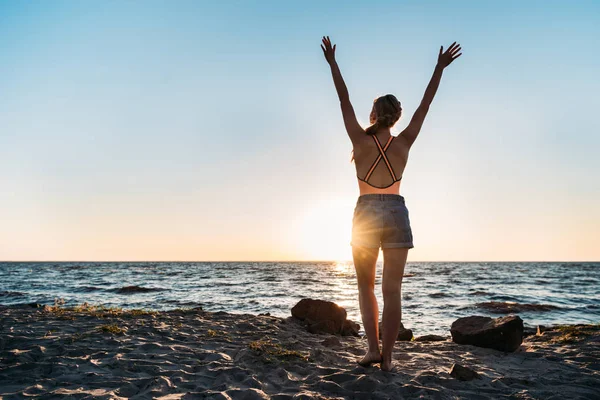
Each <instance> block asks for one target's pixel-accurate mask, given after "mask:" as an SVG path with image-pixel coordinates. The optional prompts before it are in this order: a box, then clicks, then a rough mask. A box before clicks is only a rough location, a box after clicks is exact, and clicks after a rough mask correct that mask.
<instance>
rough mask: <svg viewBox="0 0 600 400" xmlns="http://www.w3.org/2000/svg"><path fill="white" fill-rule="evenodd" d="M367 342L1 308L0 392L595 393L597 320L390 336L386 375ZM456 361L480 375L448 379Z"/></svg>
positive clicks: (287, 327)
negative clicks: (458, 339)
mask: <svg viewBox="0 0 600 400" xmlns="http://www.w3.org/2000/svg"><path fill="white" fill-rule="evenodd" d="M448 337H449V332H448ZM365 350H366V340H365V338H364V337H352V336H337V335H331V334H311V333H308V332H307V331H306V330H305V328H303V327H302V325H301V324H300V323H298V322H296V321H295V320H294V319H293V318H292V317H288V318H281V317H274V316H269V315H252V314H236V313H227V312H223V311H217V312H208V311H203V310H202V309H201V308H195V309H180V310H177V309H176V310H171V311H149V310H123V309H118V308H103V307H101V306H87V307H84V306H79V307H75V308H64V307H61V306H46V307H43V308H32V307H29V306H0V378H1V379H0V382H3V383H1V384H0V395H2V396H5V398H13V397H15V398H16V397H23V396H34V397H36V396H49V395H54V396H66V395H77V396H78V397H81V398H86V397H90V398H91V397H94V398H129V397H132V396H135V397H136V398H157V397H161V396H167V395H168V396H169V398H170V399H177V398H227V396H229V397H230V398H232V399H235V398H252V399H253V398H257V399H261V398H273V399H292V398H294V396H296V397H297V396H298V395H302V396H304V397H303V398H315V399H319V398H372V399H385V398H390V397H391V398H394V397H396V398H399V397H418V396H426V397H427V396H429V397H433V398H440V399H445V398H448V399H450V398H456V397H468V398H471V397H473V398H495V397H498V396H506V395H515V396H519V397H520V398H540V397H541V398H546V397H552V396H556V395H557V394H559V395H560V396H561V397H562V398H588V399H590V398H600V390H599V389H598V388H600V325H599V324H596V325H582V326H573V325H569V326H561V327H545V328H544V331H543V332H542V333H541V334H540V335H530V336H527V337H525V338H524V340H523V343H522V344H521V346H520V348H519V349H518V350H517V351H516V352H514V353H503V352H499V351H497V350H492V349H484V348H479V347H475V346H470V345H459V344H456V343H453V342H452V341H451V340H446V341H441V342H419V341H410V342H396V345H395V349H394V360H395V365H396V367H395V369H394V371H392V372H383V371H381V370H380V369H379V367H378V366H377V365H375V366H371V367H366V368H365V367H361V366H359V365H358V364H356V359H358V358H360V357H361V356H362V355H364V353H365ZM454 364H460V365H463V366H466V367H468V368H471V369H473V370H474V371H476V372H477V374H478V375H479V377H478V379H474V380H471V381H467V382H465V381H459V380H457V379H455V378H454V377H452V376H451V375H450V370H451V368H452V366H453V365H454Z"/></svg>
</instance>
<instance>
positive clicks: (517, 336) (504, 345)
mask: <svg viewBox="0 0 600 400" xmlns="http://www.w3.org/2000/svg"><path fill="white" fill-rule="evenodd" d="M450 333H451V334H452V340H453V341H454V342H455V343H458V344H471V345H473V346H478V347H486V348H491V349H496V350H500V351H506V352H512V351H515V350H517V349H518V348H519V346H520V345H521V343H522V342H523V320H522V319H521V318H519V317H518V316H507V317H501V318H490V317H483V316H478V315H474V316H471V317H464V318H459V319H457V320H456V321H454V322H453V323H452V326H451V327H450Z"/></svg>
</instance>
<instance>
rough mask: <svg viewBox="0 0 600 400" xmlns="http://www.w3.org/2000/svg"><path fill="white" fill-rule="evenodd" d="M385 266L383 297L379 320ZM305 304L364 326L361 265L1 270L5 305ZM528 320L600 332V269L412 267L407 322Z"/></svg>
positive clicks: (29, 266)
mask: <svg viewBox="0 0 600 400" xmlns="http://www.w3.org/2000/svg"><path fill="white" fill-rule="evenodd" d="M382 269H383V266H382V263H381V262H379V263H378V264H377V274H376V282H375V285H376V286H375V292H376V296H377V299H378V302H379V312H380V315H381V312H382V311H383V298H382V295H381V276H382ZM303 298H312V299H321V300H327V301H332V302H335V303H336V304H338V305H340V306H342V307H344V308H345V309H346V312H347V314H348V318H349V319H351V320H354V321H356V322H359V323H360V324H361V333H362V322H361V317H360V309H359V304H358V291H357V285H356V274H355V271H354V266H353V264H352V263H351V262H0V304H2V305H23V304H33V305H36V304H38V305H46V304H48V305H53V304H55V302H56V303H60V304H64V305H65V306H73V305H77V304H82V303H84V302H87V303H88V304H95V305H105V306H115V307H123V308H138V309H146V310H170V309H176V308H193V307H198V306H201V307H202V308H203V309H204V310H206V311H226V312H230V313H238V314H241V313H250V314H259V313H269V314H270V315H273V316H278V317H289V316H290V315H291V309H292V307H293V306H294V305H295V304H296V303H297V302H298V301H300V300H301V299H303ZM470 315H484V316H490V317H499V316H503V315H519V316H520V317H521V318H522V319H523V321H524V323H525V325H526V326H528V327H535V326H536V325H554V324H577V323H600V262H599V263H575V262H510V263H507V262H409V263H408V264H407V265H406V269H405V276H404V279H403V283H402V322H403V324H404V326H405V327H406V328H410V329H412V330H413V333H414V334H415V335H423V334H442V335H447V334H448V333H449V329H450V325H451V324H452V322H453V321H454V320H456V319H457V318H460V317H465V316H470Z"/></svg>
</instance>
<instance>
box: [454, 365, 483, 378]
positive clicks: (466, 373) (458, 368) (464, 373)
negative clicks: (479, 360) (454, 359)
mask: <svg viewBox="0 0 600 400" xmlns="http://www.w3.org/2000/svg"><path fill="white" fill-rule="evenodd" d="M450 376H452V377H453V378H456V379H458V380H459V381H471V380H473V379H475V378H479V374H478V373H477V372H475V371H473V370H472V369H471V368H468V367H463V366H462V365H460V364H454V365H452V369H451V370H450Z"/></svg>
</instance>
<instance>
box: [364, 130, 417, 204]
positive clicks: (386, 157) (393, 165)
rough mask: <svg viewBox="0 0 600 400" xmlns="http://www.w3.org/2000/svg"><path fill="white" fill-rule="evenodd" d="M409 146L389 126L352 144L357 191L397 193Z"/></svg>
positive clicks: (365, 192) (365, 135)
mask: <svg viewBox="0 0 600 400" xmlns="http://www.w3.org/2000/svg"><path fill="white" fill-rule="evenodd" d="M408 150H409V146H408V144H407V143H406V141H405V140H404V139H403V138H402V137H400V136H397V137H393V136H391V135H390V132H389V130H382V131H380V132H378V133H377V134H376V135H374V136H370V135H367V134H366V133H365V134H364V138H361V140H359V141H357V142H356V143H355V144H354V162H355V166H356V176H357V178H358V185H359V189H360V194H361V195H362V194H368V193H392V194H398V193H400V180H401V179H402V175H403V173H404V168H405V167H406V163H407V161H408Z"/></svg>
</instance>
